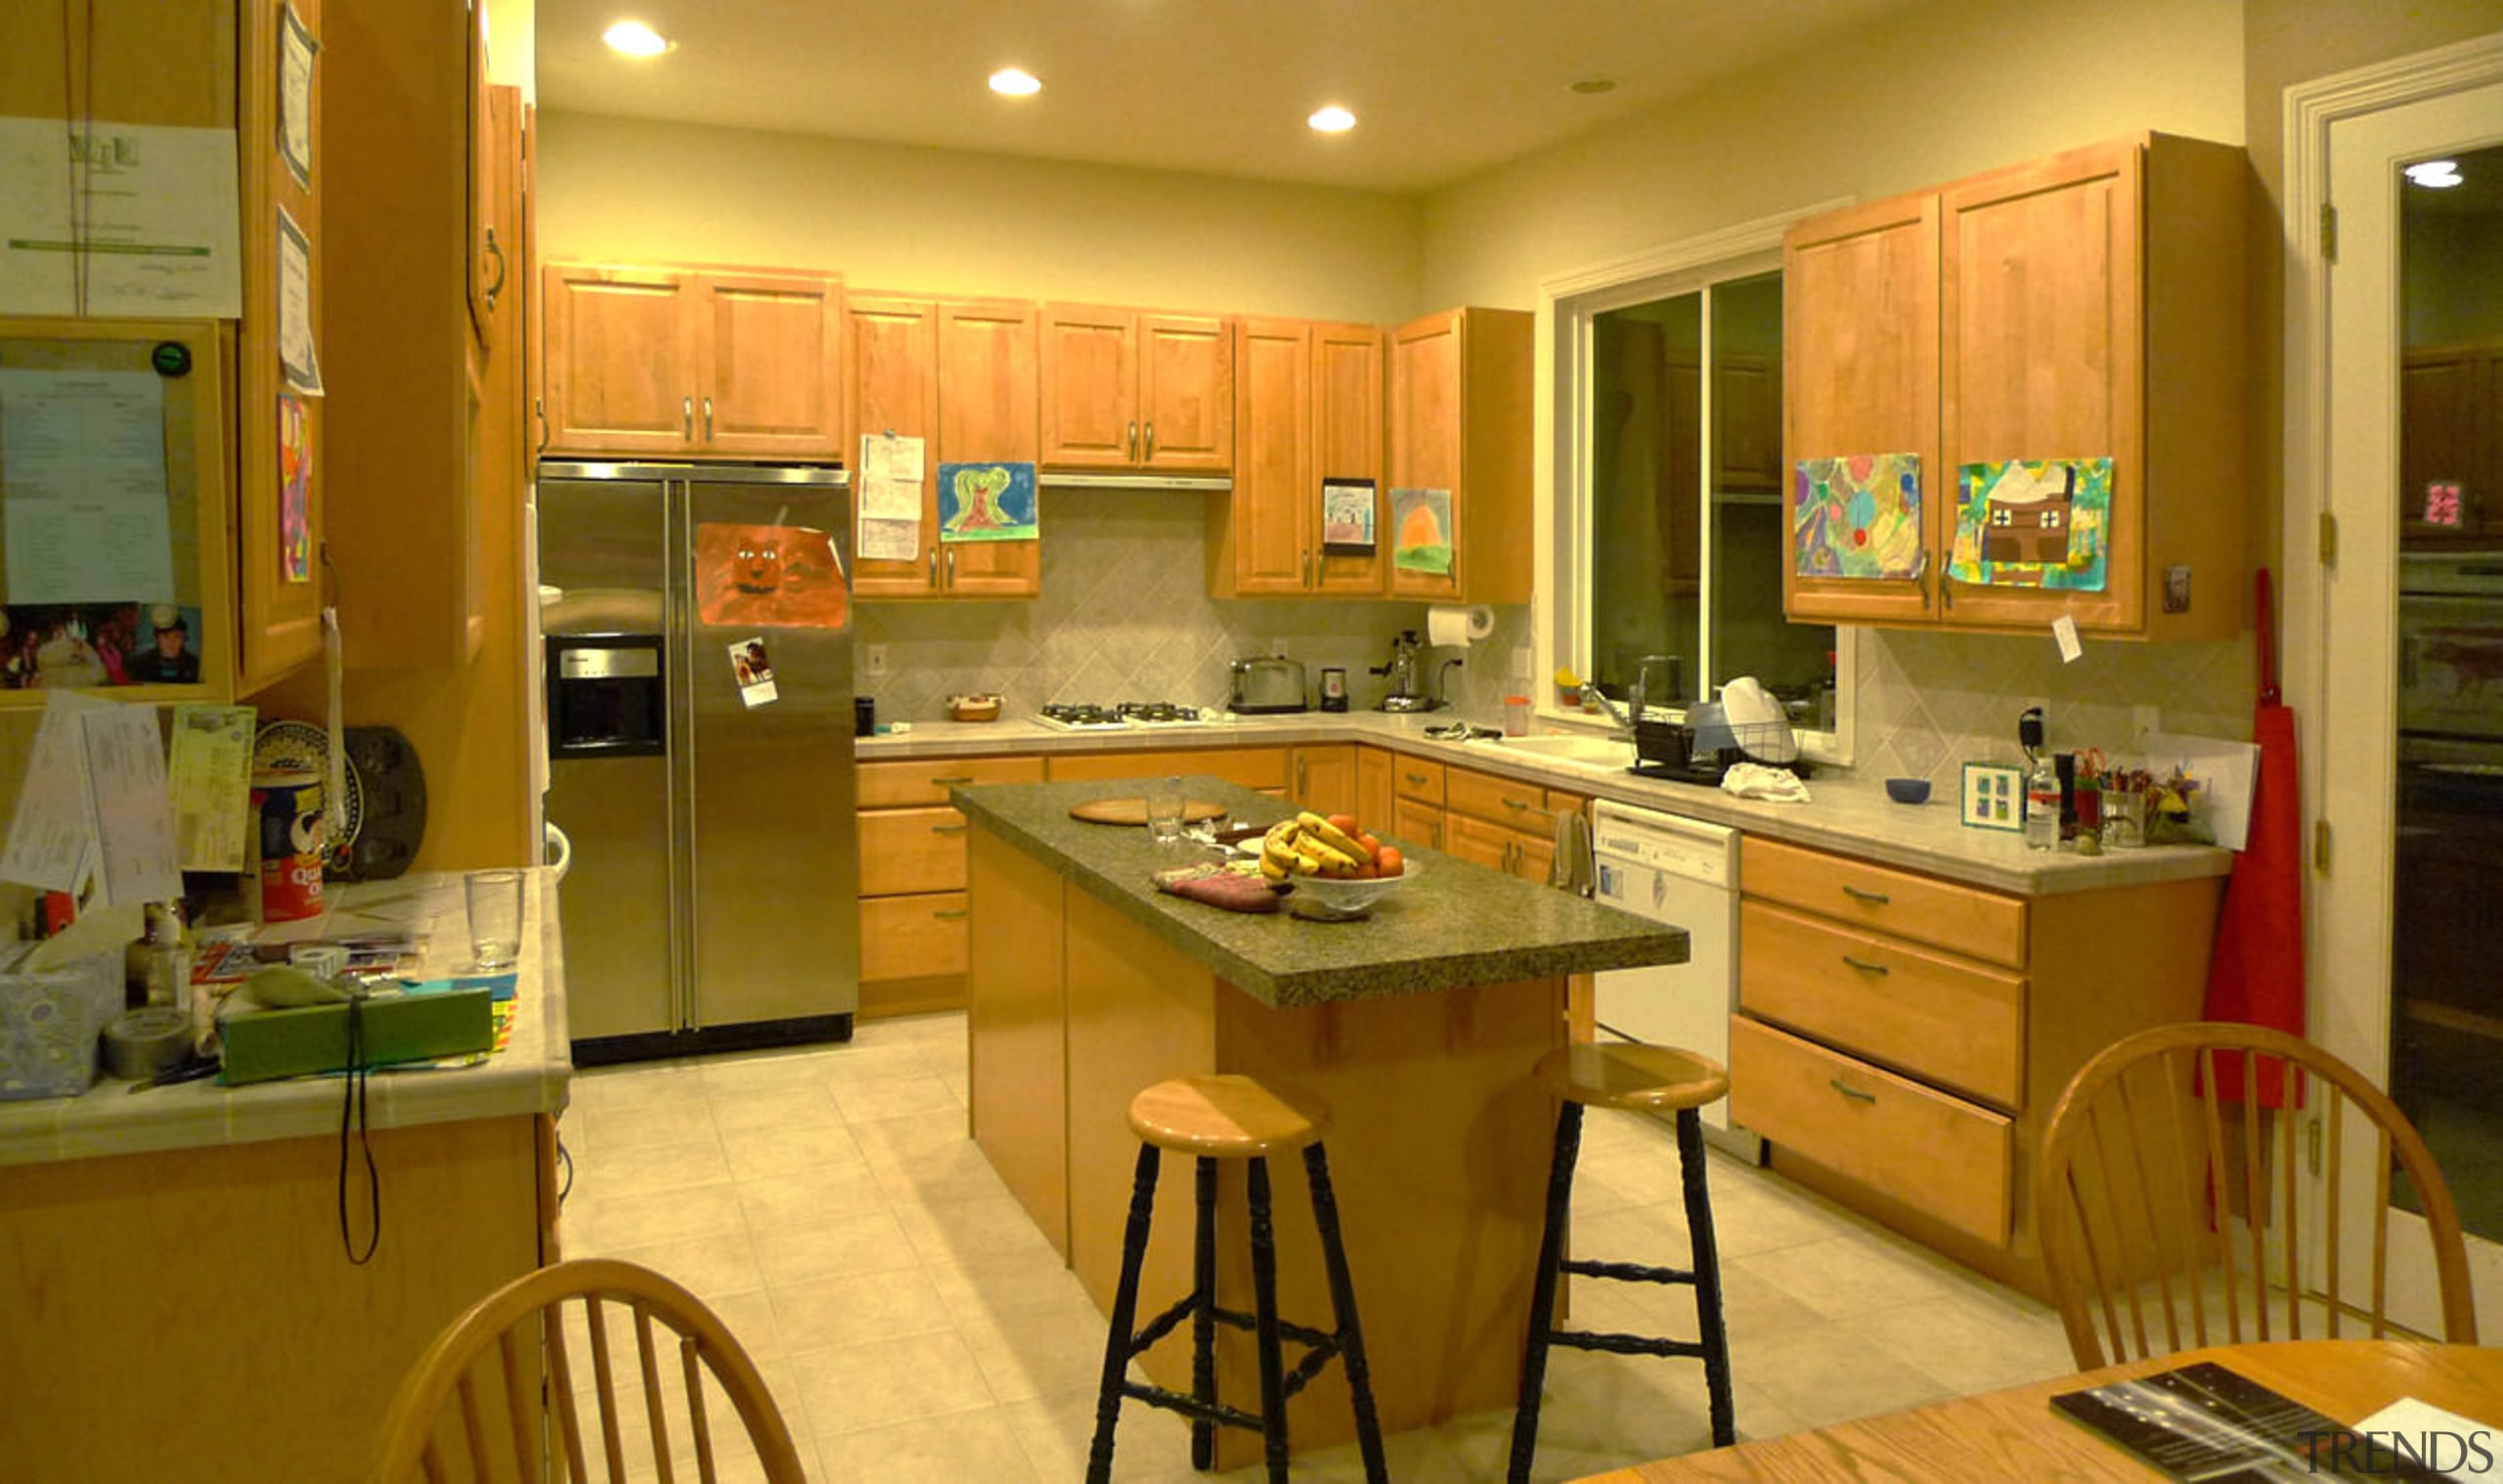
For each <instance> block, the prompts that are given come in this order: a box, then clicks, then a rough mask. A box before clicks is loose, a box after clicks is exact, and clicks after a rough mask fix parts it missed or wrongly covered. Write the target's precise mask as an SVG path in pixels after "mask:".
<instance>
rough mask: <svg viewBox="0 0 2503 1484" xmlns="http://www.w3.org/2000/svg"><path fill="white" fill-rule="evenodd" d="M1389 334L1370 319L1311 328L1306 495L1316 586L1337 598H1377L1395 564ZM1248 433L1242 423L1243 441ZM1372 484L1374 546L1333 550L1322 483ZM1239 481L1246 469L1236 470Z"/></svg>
mask: <svg viewBox="0 0 2503 1484" xmlns="http://www.w3.org/2000/svg"><path fill="white" fill-rule="evenodd" d="M1382 345H1383V334H1382V331H1381V330H1379V329H1377V328H1375V327H1372V326H1370V325H1317V326H1314V327H1313V329H1312V444H1311V447H1312V459H1311V469H1310V472H1309V474H1308V475H1307V476H1306V480H1307V482H1306V486H1305V491H1304V496H1303V499H1304V501H1305V502H1306V504H1307V507H1308V508H1310V509H1311V514H1310V515H1309V517H1308V518H1309V521H1310V524H1311V530H1312V535H1311V537H1310V538H1309V539H1310V541H1311V543H1312V569H1313V577H1314V581H1313V584H1312V587H1313V589H1314V590H1315V591H1319V592H1325V593H1328V594H1330V595H1332V596H1334V597H1372V596H1377V595H1379V594H1380V593H1381V591H1382V580H1383V572H1384V571H1385V570H1386V569H1387V568H1388V566H1389V562H1388V560H1387V557H1386V553H1387V552H1388V550H1389V547H1388V546H1386V545H1384V543H1383V536H1384V534H1385V533H1384V531H1383V525H1384V523H1385V519H1386V517H1387V516H1388V514H1389V508H1390V497H1389V492H1388V491H1387V490H1386V489H1384V488H1383V480H1382V461H1383V437H1382V416H1383V385H1382V375H1383V349H1382ZM1244 436H1245V435H1244V434H1243V433H1242V431H1241V430H1240V429H1238V431H1237V434H1236V437H1237V440H1238V442H1237V447H1238V448H1239V447H1241V441H1240V440H1241V439H1242V438H1243V437H1244ZM1334 479H1339V480H1365V481H1369V482H1371V484H1372V485H1373V487H1374V488H1373V531H1372V536H1373V549H1372V550H1371V551H1368V552H1365V553H1363V554H1361V555H1347V554H1340V553H1337V552H1333V551H1331V550H1330V549H1329V547H1328V546H1327V544H1326V543H1327V541H1328V533H1327V532H1326V531H1325V530H1324V529H1323V527H1322V523H1321V515H1320V511H1319V509H1318V508H1317V506H1318V502H1319V501H1320V498H1321V496H1320V489H1321V486H1322V484H1323V483H1325V482H1326V481H1329V480H1334ZM1234 480H1235V486H1236V488H1238V489H1240V488H1241V487H1242V483H1243V469H1242V468H1241V467H1240V466H1239V464H1238V467H1237V468H1236V469H1235V471H1234Z"/></svg>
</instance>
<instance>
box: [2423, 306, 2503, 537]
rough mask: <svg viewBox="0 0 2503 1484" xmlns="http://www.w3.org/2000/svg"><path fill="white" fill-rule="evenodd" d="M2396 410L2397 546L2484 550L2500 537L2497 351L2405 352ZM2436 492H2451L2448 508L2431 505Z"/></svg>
mask: <svg viewBox="0 0 2503 1484" xmlns="http://www.w3.org/2000/svg"><path fill="white" fill-rule="evenodd" d="M2398 407H2399V422H2398V532H2399V541H2400V544H2401V545H2403V546H2408V547H2409V548H2411V549H2438V548H2441V547H2445V546H2485V545H2490V544H2491V543H2492V542H2493V541H2494V539H2495V538H2496V537H2497V536H2498V535H2503V345H2496V344H2481V345H2448V346H2439V347H2428V348H2424V349H2418V350H2410V351H2408V352H2406V353H2405V355H2404V356H2403V357H2402V359H2401V361H2400V366H2399V373H2398ZM2436 484H2444V485H2456V486H2457V487H2458V490H2459V495H2458V500H2457V502H2456V503H2455V505H2454V506H2453V507H2452V508H2450V509H2439V508H2437V507H2436V506H2434V505H2433V504H2432V503H2431V502H2430V499H2429V495H2428V489H2429V487H2431V486H2433V485H2436ZM2437 515H2439V516H2441V517H2443V518H2440V519H2435V518H2429V517H2433V516H2437Z"/></svg>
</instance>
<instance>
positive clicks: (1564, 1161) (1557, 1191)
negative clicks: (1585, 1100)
mask: <svg viewBox="0 0 2503 1484" xmlns="http://www.w3.org/2000/svg"><path fill="white" fill-rule="evenodd" d="M1581 1152H1582V1105H1581V1104H1579V1103H1574V1102H1569V1101H1568V1102H1566V1103H1565V1104H1564V1105H1563V1106H1562V1107H1560V1108H1559V1109H1558V1110H1557V1112H1556V1159H1555V1163H1553V1164H1552V1165H1550V1166H1549V1167H1548V1172H1547V1230H1546V1233H1545V1235H1543V1236H1541V1237H1540V1238H1539V1241H1538V1277H1537V1280H1536V1281H1535V1282H1534V1283H1532V1284H1531V1286H1530V1294H1529V1345H1528V1348H1527V1349H1526V1350H1525V1351H1524V1352H1523V1354H1522V1356H1521V1399H1520V1405H1519V1407H1518V1409H1517V1410H1516V1411H1515V1412H1514V1414H1513V1462H1512V1467H1511V1469H1510V1470H1509V1471H1508V1473H1507V1475H1506V1477H1507V1478H1509V1479H1510V1480H1511V1481H1512V1484H1525V1481H1526V1480H1527V1479H1528V1478H1529V1463H1530V1459H1531V1457H1532V1456H1533V1455H1535V1454H1536V1453H1537V1452H1538V1403H1539V1391H1540V1388H1542V1387H1544V1386H1545V1385H1546V1384H1547V1342H1548V1336H1549V1335H1550V1334H1551V1333H1553V1332H1554V1331H1555V1327H1556V1284H1557V1280H1558V1278H1559V1276H1560V1275H1561V1273H1562V1272H1563V1267H1564V1222H1565V1215H1566V1213H1567V1211H1568V1210H1569V1209H1570V1208H1571V1206H1572V1203H1573V1164H1574V1161H1575V1160H1576V1159H1577V1158H1579V1157H1580V1156H1581Z"/></svg>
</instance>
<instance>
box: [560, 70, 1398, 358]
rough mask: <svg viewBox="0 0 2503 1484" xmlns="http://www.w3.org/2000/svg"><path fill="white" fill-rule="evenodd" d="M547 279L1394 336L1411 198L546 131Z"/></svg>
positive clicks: (607, 121)
mask: <svg viewBox="0 0 2503 1484" xmlns="http://www.w3.org/2000/svg"><path fill="white" fill-rule="evenodd" d="M539 178H540V182H541V189H540V198H539V241H540V255H541V257H542V259H543V260H546V261H551V262H552V261H559V260H563V259H568V258H582V259H596V260H601V261H609V262H633V261H645V262H685V263H735V264H749V265H762V266H773V267H784V266H789V267H813V268H825V269H832V270H834V271H836V272H839V273H841V274H842V275H843V278H844V281H845V282H846V283H847V284H856V285H859V286H864V287H876V288H898V289H910V290H916V291H922V292H931V293H968V294H1003V295H1007V296H1009V297H1011V298H1031V299H1069V300H1076V301H1081V302H1085V301H1092V302H1098V303H1113V304H1137V305H1144V306H1152V307H1156V308H1166V309H1200V310H1212V311H1230V312H1234V313H1241V314H1275V315H1293V316H1303V317H1309V318H1313V319H1339V320H1353V321H1358V322H1368V323H1395V322H1397V321H1401V320H1405V319H1408V318H1411V317H1412V316H1413V315H1415V314H1417V313H1419V312H1420V311H1419V310H1418V308H1417V305H1418V302H1419V300H1418V287H1419V284H1418V258H1417V251H1418V233H1417V221H1418V204H1417V201H1416V199H1415V198H1414V197H1412V196H1390V195H1385V194H1382V193H1378V192H1362V191H1341V190H1329V189H1322V188H1318V187H1296V186H1277V185H1266V184H1260V183H1256V182H1249V181H1230V180H1219V179H1215V178H1213V177H1202V176H1189V175H1169V174H1162V173H1158V172H1154V171H1145V170H1120V169H1109V168H1105V167H1101V166H1092V165H1072V164H1058V163H1053V162H1050V161H1044V160H1029V159H1019V158H1014V157H1011V156H1008V155H1000V154H971V153H961V152H954V151H945V150H922V149H907V148H901V147H898V146H892V145H877V144H863V143H856V142H852V141H845V140H831V139H814V138H807V137H803V136H799V135H792V134H768V133H760V132H755V131H749V130H740V129H714V128H700V127H695V126H691V125H684V124H667V123H652V122H647V121H644V120H638V119H623V118H608V117H601V116H596V115H590V114H579V113H560V112H546V113H542V114H541V115H540V118H539Z"/></svg>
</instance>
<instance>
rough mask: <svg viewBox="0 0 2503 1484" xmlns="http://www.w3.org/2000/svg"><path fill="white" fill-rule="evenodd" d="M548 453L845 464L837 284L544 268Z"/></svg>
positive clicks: (804, 278)
mask: <svg viewBox="0 0 2503 1484" xmlns="http://www.w3.org/2000/svg"><path fill="white" fill-rule="evenodd" d="M542 277H543V284H544V286H543V290H542V291H543V293H544V294H545V295H546V305H545V314H544V318H543V333H544V334H545V335H546V337H547V344H546V348H545V354H546V362H547V365H546V371H545V376H544V382H545V387H544V395H545V398H546V402H547V408H546V418H547V434H546V437H547V442H546V449H547V452H549V453H552V454H557V455H592V454H597V455H608V456H620V455H623V456H632V457H639V458H786V459H794V460H806V461H812V462H840V461H843V459H844V457H845V456H844V443H845V429H844V422H843V412H844V399H843V395H842V385H843V379H842V371H843V357H842V352H841V339H842V326H843V314H842V305H843V284H842V280H840V279H838V278H835V277H833V276H832V275H829V274H820V273H809V272H801V271H774V270H747V269H733V268H680V267H632V266H620V265H608V264H595V263H552V264H549V266H548V267H547V269H546V270H545V271H544V273H543V276H542Z"/></svg>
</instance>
